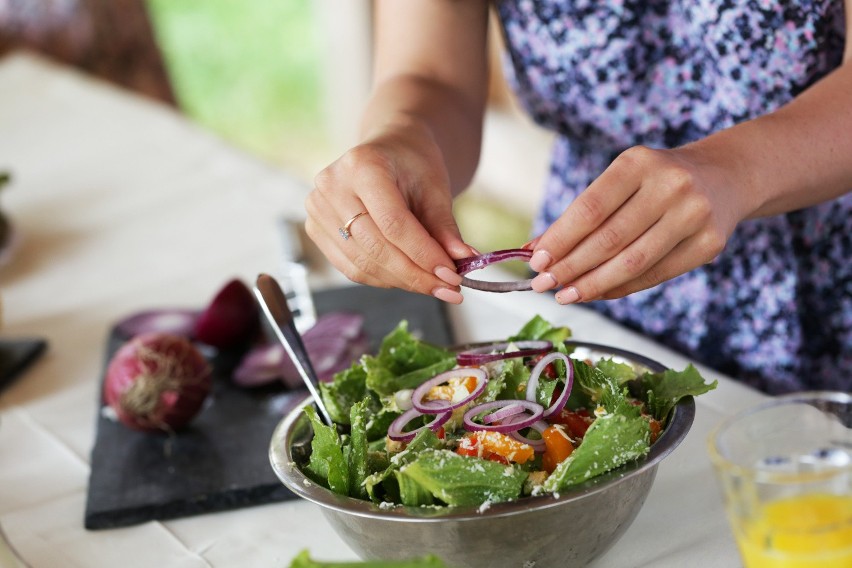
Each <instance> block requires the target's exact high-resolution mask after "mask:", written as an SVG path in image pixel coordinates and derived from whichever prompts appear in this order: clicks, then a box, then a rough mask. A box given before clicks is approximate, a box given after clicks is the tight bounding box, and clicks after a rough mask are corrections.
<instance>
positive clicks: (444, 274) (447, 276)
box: [435, 266, 462, 286]
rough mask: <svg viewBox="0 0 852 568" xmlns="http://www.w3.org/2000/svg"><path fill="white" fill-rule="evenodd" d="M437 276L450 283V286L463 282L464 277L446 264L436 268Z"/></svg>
mask: <svg viewBox="0 0 852 568" xmlns="http://www.w3.org/2000/svg"><path fill="white" fill-rule="evenodd" d="M435 276H437V277H438V278H440V279H441V280H443V281H444V282H446V283H447V284H449V285H450V286H458V285H459V284H461V281H462V277H461V276H460V275H459V274H458V273H457V272H456V271H455V270H452V269H450V268H447V267H446V266H439V267H438V268H436V269H435Z"/></svg>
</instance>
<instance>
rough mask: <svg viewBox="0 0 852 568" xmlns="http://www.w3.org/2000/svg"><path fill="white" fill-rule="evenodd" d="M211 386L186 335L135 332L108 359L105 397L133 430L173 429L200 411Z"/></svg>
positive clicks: (204, 366) (206, 367)
mask: <svg viewBox="0 0 852 568" xmlns="http://www.w3.org/2000/svg"><path fill="white" fill-rule="evenodd" d="M211 387H212V379H211V368H210V365H209V363H208V362H207V360H206V359H205V358H204V356H203V355H202V354H201V352H200V351H199V350H198V349H197V348H196V347H195V346H194V345H193V344H192V343H191V342H190V341H189V340H187V339H186V338H184V337H180V336H177V335H171V334H166V333H146V334H142V335H137V336H136V337H134V338H133V339H131V340H130V341H128V342H127V343H125V344H124V345H122V346H121V347H120V348H119V349H118V351H116V352H115V354H114V355H113V356H112V359H110V362H109V365H107V370H106V378H105V379H104V390H103V396H104V401H105V402H106V403H107V404H108V405H109V406H110V407H111V408H112V409H113V410H114V411H115V413H116V415H117V416H118V420H119V421H120V422H121V423H122V424H124V425H126V426H128V427H130V428H133V429H134V430H141V431H144V432H156V431H164V432H172V431H175V430H178V429H180V428H182V427H183V426H185V425H186V424H188V423H189V422H190V421H191V420H192V419H193V418H194V417H195V416H196V415H197V414H198V412H199V411H200V410H201V405H202V404H203V403H204V400H205V399H206V398H207V395H208V394H209V393H210V390H211Z"/></svg>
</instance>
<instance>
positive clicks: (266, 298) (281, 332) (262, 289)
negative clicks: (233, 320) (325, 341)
mask: <svg viewBox="0 0 852 568" xmlns="http://www.w3.org/2000/svg"><path fill="white" fill-rule="evenodd" d="M254 295H255V296H257V300H258V302H259V303H260V307H261V309H262V310H263V313H264V315H266V319H267V320H269V323H270V324H271V326H272V330H273V331H274V332H275V335H276V336H277V337H278V340H279V341H281V344H282V345H284V349H285V350H286V351H287V354H288V355H289V356H290V358H291V359H292V360H293V363H294V364H295V365H296V369H297V370H298V371H299V375H301V376H302V380H303V381H304V382H305V385H307V387H308V390H309V391H310V392H311V395H313V397H314V402H315V403H316V405H317V408H319V411H320V416H322V418H323V420H324V421H325V423H326V424H329V425H331V424H332V422H333V421H332V419H331V415H330V414H329V413H328V409H327V408H326V407H325V405H324V404H323V402H322V397H321V396H320V392H319V380H318V379H317V374H316V372H315V371H314V367H313V365H312V364H311V360H310V358H309V357H308V352H307V350H306V349H305V344H304V343H303V342H302V336H301V335H299V331H298V330H297V329H296V324H295V322H294V321H293V312H291V311H290V307H289V306H288V305H287V296H285V295H284V291H283V290H282V289H281V286H279V285H278V282H277V281H276V280H275V279H274V278H273V277H272V276H269V275H268V274H260V275H258V277H257V282H256V283H255V287H254Z"/></svg>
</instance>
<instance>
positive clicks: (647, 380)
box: [642, 364, 718, 420]
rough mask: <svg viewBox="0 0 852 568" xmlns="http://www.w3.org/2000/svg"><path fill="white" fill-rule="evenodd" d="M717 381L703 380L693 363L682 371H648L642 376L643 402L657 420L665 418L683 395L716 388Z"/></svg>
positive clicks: (702, 392)
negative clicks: (707, 381) (708, 381)
mask: <svg viewBox="0 0 852 568" xmlns="http://www.w3.org/2000/svg"><path fill="white" fill-rule="evenodd" d="M717 384H718V381H713V382H712V383H706V382H704V377H702V376H701V374H700V373H699V372H698V369H696V368H695V367H694V366H693V365H691V364H690V365H688V366H687V367H686V369H684V370H683V371H675V370H673V369H667V370H666V371H664V372H662V373H648V374H646V375H645V376H644V377H643V378H642V385H643V389H644V391H645V392H644V394H645V402H646V403H647V405H648V409H649V410H650V412H651V414H652V415H653V416H654V418H656V419H657V420H665V418H666V417H667V416H668V415H669V412H671V410H672V408H674V407H675V405H676V404H677V403H678V401H679V400H680V399H682V398H683V397H685V396H698V395H700V394H704V393H706V392H709V391H711V390H713V389H715V388H716V385H717Z"/></svg>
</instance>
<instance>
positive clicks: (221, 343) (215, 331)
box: [193, 278, 260, 349]
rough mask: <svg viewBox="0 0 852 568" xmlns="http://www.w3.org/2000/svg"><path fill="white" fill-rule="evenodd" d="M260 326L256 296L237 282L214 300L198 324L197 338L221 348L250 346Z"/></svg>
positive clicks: (197, 321) (235, 280)
mask: <svg viewBox="0 0 852 568" xmlns="http://www.w3.org/2000/svg"><path fill="white" fill-rule="evenodd" d="M259 325H260V310H259V309H258V307H257V303H256V302H255V299H254V295H253V294H252V292H251V290H249V288H248V286H246V285H245V284H244V283H243V282H242V281H241V280H238V279H236V278H235V279H233V280H231V281H230V282H228V283H227V284H225V286H224V287H222V289H221V290H219V292H218V293H217V294H216V296H214V297H213V300H212V301H211V302H210V304H209V305H208V306H207V307H206V308H205V309H204V311H202V312H201V314H200V315H199V316H198V319H197V320H196V322H195V329H194V330H193V331H194V336H195V339H196V340H198V341H200V342H202V343H206V344H207V345H210V346H212V347H216V348H218V349H228V348H231V347H237V346H240V345H243V344H245V343H247V342H248V341H249V340H250V339H252V338H253V336H254V332H255V331H257V329H258V327H259Z"/></svg>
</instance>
